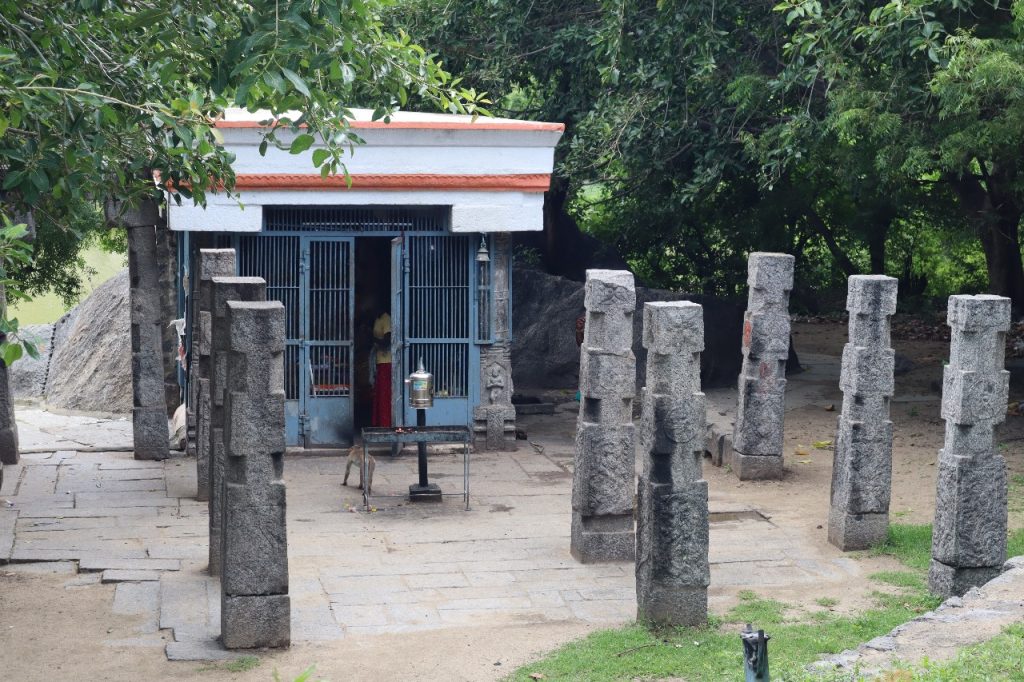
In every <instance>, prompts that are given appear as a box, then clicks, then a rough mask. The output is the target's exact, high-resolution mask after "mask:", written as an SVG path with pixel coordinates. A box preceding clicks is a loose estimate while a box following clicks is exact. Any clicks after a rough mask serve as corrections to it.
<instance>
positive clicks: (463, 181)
mask: <svg viewBox="0 0 1024 682" xmlns="http://www.w3.org/2000/svg"><path fill="white" fill-rule="evenodd" d="M348 179H349V180H350V181H351V183H352V184H351V187H350V186H349V184H348V183H347V182H346V179H345V176H343V175H331V176H328V177H326V178H324V177H321V176H320V174H319V173H239V174H238V175H236V176H235V189H252V190H269V189H291V190H325V189H374V190H390V191H432V190H476V191H489V192H546V191H547V190H548V189H549V188H550V186H551V176H550V175H548V174H546V173H528V174H526V173H524V174H508V175H469V174H463V175H455V174H453V175H443V174H435V173H408V174H389V175H385V174H373V173H353V174H351V175H350V176H349V177H348Z"/></svg>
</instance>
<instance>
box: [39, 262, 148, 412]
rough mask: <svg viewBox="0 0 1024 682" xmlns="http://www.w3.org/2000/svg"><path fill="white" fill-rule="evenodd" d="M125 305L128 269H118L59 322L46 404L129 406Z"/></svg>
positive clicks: (85, 408)
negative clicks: (115, 273) (118, 270)
mask: <svg viewBox="0 0 1024 682" xmlns="http://www.w3.org/2000/svg"><path fill="white" fill-rule="evenodd" d="M128 305H129V303H128V270H122V271H121V272H119V273H118V274H117V275H115V276H114V277H111V278H110V279H109V280H107V281H106V282H105V283H103V284H102V285H100V286H99V287H98V288H97V289H96V290H95V291H94V292H93V293H92V294H91V295H90V296H89V298H87V299H85V300H84V301H82V302H81V303H80V304H78V305H77V306H76V307H75V308H74V310H72V311H71V312H69V313H68V314H67V315H66V316H65V317H64V318H61V320H60V321H59V322H58V323H57V325H58V326H57V329H56V332H55V333H54V344H53V350H52V355H51V358H50V369H49V373H48V378H47V382H46V395H45V398H46V404H47V405H48V406H50V407H57V408H61V409H66V410H82V411H89V412H112V413H127V412H131V411H132V369H131V359H132V354H131V339H130V329H131V325H130V322H129V311H128Z"/></svg>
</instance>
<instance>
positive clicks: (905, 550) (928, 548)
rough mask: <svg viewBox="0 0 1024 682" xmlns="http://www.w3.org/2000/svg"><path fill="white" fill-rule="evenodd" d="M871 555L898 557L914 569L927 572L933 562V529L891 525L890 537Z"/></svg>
mask: <svg viewBox="0 0 1024 682" xmlns="http://www.w3.org/2000/svg"><path fill="white" fill-rule="evenodd" d="M871 553H872V554H874V555H876V556H892V557H896V558H897V559H899V560H900V561H901V562H902V563H904V564H906V565H907V566H909V567H911V568H913V569H916V570H918V571H927V570H928V566H929V565H931V560H932V527H931V525H930V524H929V525H918V526H915V525H905V524H898V523H892V524H889V537H888V538H887V539H886V541H885V542H884V543H882V544H881V545H878V546H877V547H874V548H873V549H872V550H871Z"/></svg>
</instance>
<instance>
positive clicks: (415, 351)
mask: <svg viewBox="0 0 1024 682" xmlns="http://www.w3.org/2000/svg"><path fill="white" fill-rule="evenodd" d="M470 242H471V239H470V238H468V237H462V236H451V235H446V236H429V237H428V236H409V237H408V254H407V257H408V268H407V272H408V275H407V283H406V287H407V291H408V296H407V297H406V300H405V306H406V315H405V320H406V325H405V328H404V331H405V342H406V357H405V369H407V370H408V371H412V370H413V369H415V368H416V366H417V364H418V363H419V361H420V360H421V359H422V361H423V365H424V367H425V368H426V369H427V370H428V371H429V372H431V373H432V374H433V375H434V408H433V409H430V410H428V411H427V419H428V423H431V424H464V423H466V420H467V415H468V412H469V400H470V397H471V393H472V387H471V383H470V377H471V374H472V373H471V371H470V363H471V355H472V353H471V347H472V344H471V341H472V335H473V329H474V327H473V324H474V323H473V320H472V319H471V317H472V315H473V308H472V306H471V302H472V297H471V293H472V285H473V283H472V281H471V280H472V271H471V269H470V263H471V259H470V246H471V244H470ZM406 423H407V424H409V423H415V414H414V413H413V412H412V411H411V410H410V411H409V412H408V413H407V414H406Z"/></svg>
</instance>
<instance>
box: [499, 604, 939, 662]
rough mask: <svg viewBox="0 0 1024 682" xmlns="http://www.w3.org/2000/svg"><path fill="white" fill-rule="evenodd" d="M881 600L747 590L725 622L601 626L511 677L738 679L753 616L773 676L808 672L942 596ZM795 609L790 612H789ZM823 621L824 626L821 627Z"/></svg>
mask: <svg viewBox="0 0 1024 682" xmlns="http://www.w3.org/2000/svg"><path fill="white" fill-rule="evenodd" d="M874 597H875V599H876V600H877V603H878V606H877V607H876V608H873V609H869V610H868V611H865V612H864V613H861V614H857V615H854V616H839V615H836V614H833V613H831V612H828V611H816V612H814V613H810V614H807V613H802V612H799V611H797V610H794V609H790V608H789V607H787V605H786V604H783V603H782V602H779V601H776V600H774V599H763V598H761V597H758V596H757V595H756V594H754V593H753V592H750V591H744V592H742V593H740V603H739V604H737V605H736V606H735V607H734V608H733V609H732V610H731V611H729V612H728V613H727V614H726V615H725V616H724V617H723V618H722V621H723V622H724V623H727V624H728V625H725V626H723V627H717V628H716V627H714V626H713V625H712V626H709V627H706V628H678V629H671V630H662V631H656V632H652V631H649V630H647V629H646V628H644V627H643V626H640V625H630V626H627V627H624V628H621V629H618V630H605V631H602V632H596V633H594V634H592V635H590V636H589V637H587V638H586V639H583V640H579V641H576V642H571V643H569V644H567V645H565V646H564V647H562V648H561V649H559V650H557V651H555V652H554V653H553V654H551V655H550V656H549V657H547V658H546V659H544V660H542V661H539V662H537V663H534V664H532V665H529V666H526V667H524V668H520V669H519V670H517V671H516V672H515V673H513V675H512V677H511V678H510V679H512V680H517V681H518V680H522V681H523V682H531V680H532V679H534V678H531V677H530V675H533V674H537V673H539V674H541V675H543V676H544V677H543V679H546V680H587V681H588V682H589V681H591V680H593V681H594V682H600V681H604V680H632V679H635V678H640V679H648V678H653V679H658V678H661V677H682V678H684V679H693V680H704V679H707V680H718V679H737V678H738V677H739V676H741V675H742V669H743V649H742V645H741V644H740V637H739V632H740V630H741V626H740V625H739V624H740V623H746V622H751V623H753V624H754V627H756V628H764V629H766V630H767V631H768V634H769V635H771V636H772V641H771V644H770V645H769V647H768V649H769V652H770V660H771V668H772V674H773V676H778V677H779V678H780V679H793V678H794V677H796V678H800V677H803V674H804V672H803V668H804V666H805V665H807V664H808V663H810V662H811V661H814V660H815V659H816V658H817V657H818V656H820V655H821V654H829V653H838V652H840V651H842V650H843V649H849V648H852V647H854V646H856V645H858V644H860V643H861V642H863V641H866V640H868V639H871V638H873V637H876V636H878V635H881V634H884V633H886V632H888V631H889V630H891V629H893V628H894V627H896V626H897V625H899V624H900V623H904V622H906V621H907V620H910V619H911V618H913V617H914V616H916V615H918V614H920V613H922V612H923V611H926V610H928V609H931V608H934V607H935V606H937V605H938V603H939V600H938V599H937V598H935V597H930V596H928V595H926V594H920V593H914V594H909V593H907V594H899V595H889V594H882V593H876V594H875V595H874ZM790 611H793V612H794V614H793V616H792V617H787V612H790ZM823 626H824V627H823Z"/></svg>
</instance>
